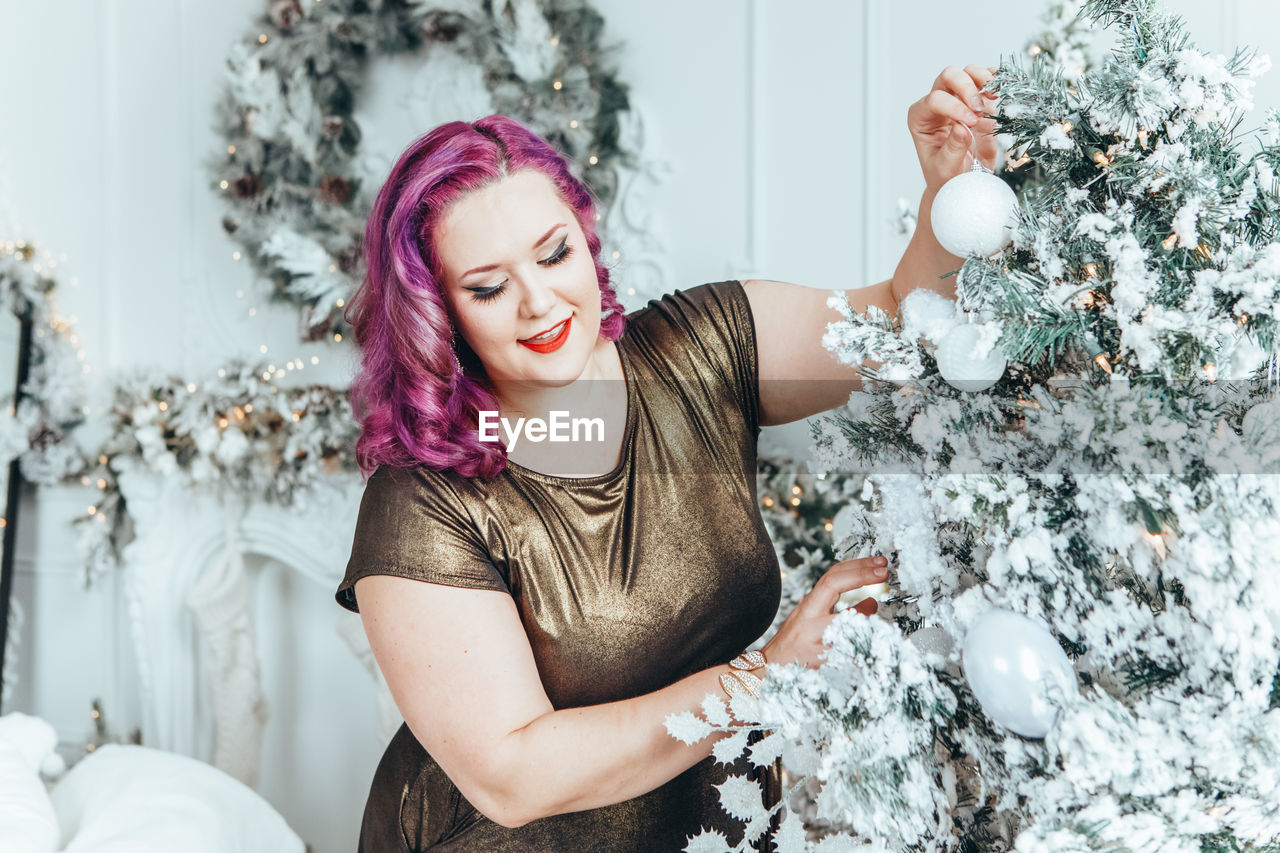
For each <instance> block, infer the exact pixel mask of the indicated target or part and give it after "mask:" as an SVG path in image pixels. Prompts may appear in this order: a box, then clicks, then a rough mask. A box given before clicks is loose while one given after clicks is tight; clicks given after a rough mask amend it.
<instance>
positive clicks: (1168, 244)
mask: <svg viewBox="0 0 1280 853" xmlns="http://www.w3.org/2000/svg"><path fill="white" fill-rule="evenodd" d="M1177 242H1178V235H1177V234H1170V235H1169V236H1168V237H1165V238H1164V242H1162V243H1161V244H1160V245H1161V246H1164V247H1165V248H1166V249H1172V248H1173V244H1174V243H1177Z"/></svg>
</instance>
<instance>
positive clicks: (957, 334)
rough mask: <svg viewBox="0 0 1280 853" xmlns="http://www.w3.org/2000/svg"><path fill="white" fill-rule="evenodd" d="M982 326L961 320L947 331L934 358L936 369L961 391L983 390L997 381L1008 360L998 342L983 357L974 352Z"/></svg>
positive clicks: (948, 382) (981, 333) (949, 383)
mask: <svg viewBox="0 0 1280 853" xmlns="http://www.w3.org/2000/svg"><path fill="white" fill-rule="evenodd" d="M983 328H984V327H983V326H981V325H978V324H975V323H961V324H959V325H958V326H956V327H955V328H954V329H952V330H951V331H950V332H947V335H946V337H944V338H943V339H942V343H940V344H938V350H937V352H935V353H934V358H935V359H936V360H937V362H938V373H940V374H942V378H943V379H945V380H946V381H947V384H948V385H951V386H952V387H953V388H958V389H959V390H961V391H985V390H986V389H988V388H990V387H991V386H992V385H995V384H996V383H997V382H999V381H1000V377H1001V376H1003V375H1004V369H1005V367H1006V366H1007V364H1008V361H1007V360H1006V359H1005V357H1004V353H1003V352H1002V351H1001V350H1000V346H999V345H998V344H995V345H992V347H991V350H990V351H989V352H988V353H987V354H986V356H984V357H982V358H977V357H976V356H975V352H976V351H977V347H978V344H979V342H980V341H981V340H982V335H983Z"/></svg>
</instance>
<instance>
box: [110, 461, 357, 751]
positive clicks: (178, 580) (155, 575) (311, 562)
mask: <svg viewBox="0 0 1280 853" xmlns="http://www.w3.org/2000/svg"><path fill="white" fill-rule="evenodd" d="M332 476H334V477H337V478H340V480H342V481H345V482H336V483H335V484H334V485H335V487H334V488H333V489H332V490H330V491H327V492H323V493H319V492H317V493H313V494H311V495H308V496H306V497H305V498H301V499H298V500H295V503H294V504H293V505H292V506H290V507H285V506H279V505H274V504H264V503H254V504H250V505H248V506H246V507H244V508H243V509H239V508H236V507H234V506H231V505H229V504H228V503H227V502H226V501H224V500H221V499H220V498H219V497H218V496H216V495H214V494H211V493H201V492H197V491H194V490H192V489H191V488H190V487H189V486H186V485H184V484H183V483H181V481H180V480H179V479H178V478H168V479H166V478H164V477H161V476H159V475H157V474H156V473H154V472H152V471H150V470H148V469H146V468H143V467H139V466H136V465H134V466H130V468H129V470H127V471H126V472H124V473H122V474H121V475H120V488H121V493H122V494H123V495H124V496H125V498H126V500H127V501H128V504H129V509H130V514H131V516H132V518H133V520H134V533H135V539H134V541H133V542H131V543H130V544H129V545H127V546H126V547H125V548H124V549H123V552H122V556H123V565H122V571H123V577H124V597H125V601H126V606H127V612H128V618H129V621H130V629H131V634H132V638H133V643H134V651H135V655H136V661H137V667H138V678H139V683H140V687H141V717H142V719H141V721H140V728H141V729H142V740H143V743H145V744H147V745H148V746H151V747H156V748H159V749H166V750H170V751H172V752H178V753H181V754H183V755H190V756H192V757H195V758H198V759H200V760H202V761H210V760H211V758H212V755H213V734H214V730H213V724H214V721H213V719H212V718H211V717H210V715H209V714H208V713H207V712H206V710H205V709H204V708H202V707H200V704H199V703H200V695H201V692H200V687H201V685H200V683H199V682H198V680H197V674H198V673H199V672H200V671H201V667H200V666H197V665H193V664H195V663H196V662H197V661H199V660H200V657H201V654H202V649H201V637H200V636H199V634H198V632H197V628H196V622H195V619H194V617H193V614H192V612H191V610H190V609H189V607H188V604H187V601H188V596H189V594H190V592H191V590H192V588H193V587H194V586H195V585H196V583H197V581H199V580H200V578H201V577H202V576H203V575H204V573H205V572H206V571H209V570H210V569H211V568H213V567H215V566H216V563H217V561H219V560H222V559H224V558H225V556H226V554H227V547H228V540H229V539H235V541H236V543H237V547H238V549H239V552H240V554H241V555H244V554H260V555H262V556H265V557H268V558H270V559H272V560H275V561H277V562H279V563H280V564H282V565H283V566H285V567H287V568H288V569H290V570H293V571H296V572H298V573H299V574H300V575H302V576H303V577H305V578H307V579H309V580H311V581H313V582H315V583H318V584H320V585H322V586H324V587H325V588H326V589H334V588H336V586H337V584H338V583H339V581H340V580H341V577H342V572H343V569H344V564H343V561H342V559H341V557H340V555H343V554H345V553H347V551H348V550H349V549H350V546H351V537H352V534H353V533H354V527H355V518H356V514H357V510H358V507H359V502H360V497H361V494H362V492H363V488H362V487H361V482H360V478H359V477H358V476H356V475H352V474H345V473H341V474H334V475H332ZM228 512H231V513H232V517H231V520H230V523H231V524H232V525H234V527H233V528H232V529H231V532H229V530H228V527H227V524H228ZM348 643H349V644H350V641H349V640H348ZM357 656H359V653H358V652H357ZM215 689H216V688H215Z"/></svg>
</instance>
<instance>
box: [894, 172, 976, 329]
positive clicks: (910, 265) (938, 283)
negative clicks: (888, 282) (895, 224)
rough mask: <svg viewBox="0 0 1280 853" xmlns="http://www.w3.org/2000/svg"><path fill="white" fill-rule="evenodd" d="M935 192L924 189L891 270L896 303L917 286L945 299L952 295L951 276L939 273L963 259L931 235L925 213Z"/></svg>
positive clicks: (954, 294) (927, 214) (954, 282)
mask: <svg viewBox="0 0 1280 853" xmlns="http://www.w3.org/2000/svg"><path fill="white" fill-rule="evenodd" d="M937 194H938V192H937V190H932V189H926V190H925V191H924V195H923V196H922V197H921V199H920V209H919V212H918V215H917V219H916V230H915V233H914V234H912V235H911V242H910V243H909V244H908V245H907V250H906V252H904V253H903V255H902V260H900V261H899V262H898V266H897V269H895V270H894V272H893V297H894V299H895V300H896V301H897V303H898V304H899V305H901V304H902V300H903V298H904V297H906V295H907V294H908V293H910V292H911V291H913V290H916V289H917V288H921V287H924V288H927V289H929V290H932V291H934V292H935V293H940V294H942V295H943V296H945V297H947V298H948V299H955V298H956V279H955V276H948V277H947V278H939V276H941V275H945V274H946V273H949V272H951V271H952V270H957V269H959V268H960V266H961V265H962V264H963V263H964V258H961V257H958V256H956V255H953V254H951V253H950V252H948V251H947V250H946V249H944V248H942V245H941V244H940V243H939V242H938V238H937V237H935V236H934V235H933V226H932V224H931V222H930V219H929V212H930V210H931V209H932V207H933V199H934V197H935V196H936V195H937Z"/></svg>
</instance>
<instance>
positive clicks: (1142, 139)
mask: <svg viewBox="0 0 1280 853" xmlns="http://www.w3.org/2000/svg"><path fill="white" fill-rule="evenodd" d="M1138 144H1139V145H1141V146H1142V147H1143V148H1146V147H1147V131H1145V130H1139V131H1138Z"/></svg>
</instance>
